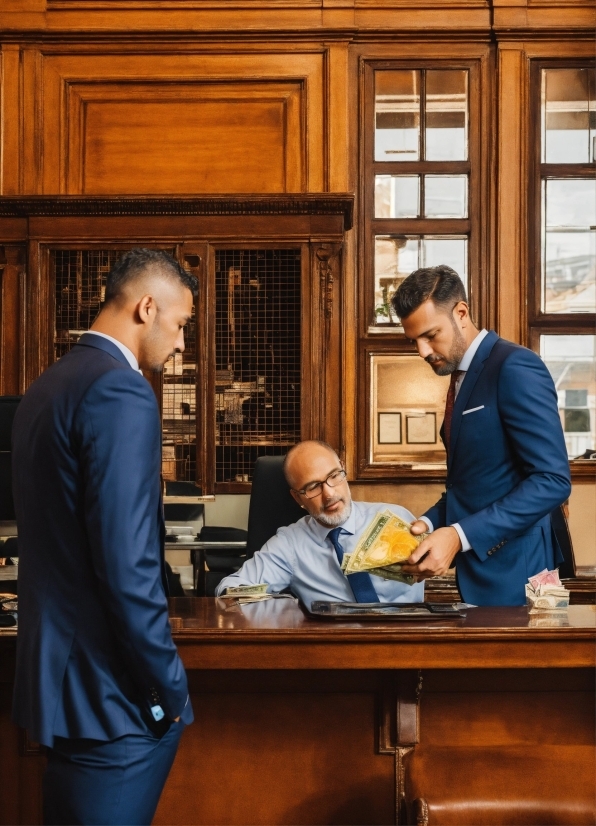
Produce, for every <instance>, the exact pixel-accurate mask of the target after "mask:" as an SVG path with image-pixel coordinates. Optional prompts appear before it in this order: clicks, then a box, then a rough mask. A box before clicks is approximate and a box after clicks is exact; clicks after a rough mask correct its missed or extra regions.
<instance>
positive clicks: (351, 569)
mask: <svg viewBox="0 0 596 826" xmlns="http://www.w3.org/2000/svg"><path fill="white" fill-rule="evenodd" d="M427 536H428V534H427V533H424V534H420V535H419V536H413V535H412V534H411V533H410V525H409V523H408V522H404V520H403V519H400V518H399V516H396V515H395V514H394V513H392V512H391V511H389V510H386V511H381V512H380V513H377V514H376V515H375V517H374V519H373V520H372V522H371V523H370V525H369V526H368V527H367V528H366V530H365V531H364V534H363V536H362V539H361V540H360V542H359V543H358V545H357V546H356V548H355V549H354V551H353V552H352V553H351V554H344V558H343V562H342V570H343V572H344V573H345V574H346V576H348V575H349V574H353V573H356V572H357V571H367V572H368V573H369V574H374V576H380V577H382V578H383V579H393V580H396V581H398V582H405V583H406V584H407V585H412V584H413V583H414V577H412V576H408V575H407V574H404V573H402V567H401V563H403V562H405V560H406V559H407V558H408V557H409V556H410V554H411V553H412V551H413V550H415V549H416V548H417V547H418V545H419V544H420V543H421V542H422V540H423V539H425V538H426V537H427Z"/></svg>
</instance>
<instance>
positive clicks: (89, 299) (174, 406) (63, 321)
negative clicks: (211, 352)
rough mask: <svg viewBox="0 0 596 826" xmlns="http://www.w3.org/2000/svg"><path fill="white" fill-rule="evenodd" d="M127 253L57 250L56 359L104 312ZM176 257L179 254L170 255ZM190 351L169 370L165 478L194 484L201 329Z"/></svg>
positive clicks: (190, 337)
mask: <svg viewBox="0 0 596 826" xmlns="http://www.w3.org/2000/svg"><path fill="white" fill-rule="evenodd" d="M126 251H127V250H126V249H109V250H98V249H93V250H80V249H79V250H51V251H50V269H51V272H52V275H53V278H54V284H55V290H56V293H55V295H56V312H55V327H54V356H55V358H56V359H59V358H60V357H61V356H63V355H64V354H65V353H67V352H68V351H69V350H70V349H71V347H72V346H73V345H74V344H76V342H77V340H78V338H79V336H80V335H82V334H83V333H84V332H86V331H87V330H88V329H89V328H90V327H91V325H92V323H93V321H94V319H95V317H96V316H97V314H98V313H99V310H100V308H101V303H102V301H103V299H104V295H105V284H106V277H107V275H108V273H109V271H110V270H111V268H112V266H113V265H114V263H115V262H116V261H117V259H118V258H119V257H120V256H121V255H123V254H124V253H125V252H126ZM165 251H166V252H169V253H170V255H172V256H175V254H176V250H175V249H173V248H171V247H170V248H167V249H166V250H165ZM185 343H186V349H185V352H184V354H180V353H177V354H176V356H175V357H174V358H173V359H170V361H168V362H167V364H166V365H165V366H164V373H163V375H164V383H163V395H162V410H163V460H162V471H163V476H164V478H165V479H168V480H175V481H184V482H193V481H194V480H195V477H196V363H197V357H196V326H195V319H194V308H193V318H192V320H191V321H190V322H189V323H188V327H187V328H186V330H185Z"/></svg>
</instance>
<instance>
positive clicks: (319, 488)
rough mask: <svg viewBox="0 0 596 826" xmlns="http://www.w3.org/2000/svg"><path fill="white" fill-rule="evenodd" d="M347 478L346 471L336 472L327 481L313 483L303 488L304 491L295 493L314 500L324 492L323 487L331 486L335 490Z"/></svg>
mask: <svg viewBox="0 0 596 826" xmlns="http://www.w3.org/2000/svg"><path fill="white" fill-rule="evenodd" d="M345 478H346V472H345V470H343V469H342V470H334V471H333V472H332V473H330V474H329V476H328V477H327V478H326V479H323V481H322V482H311V483H310V485H307V486H306V487H305V488H302V490H296V491H294V493H299V494H300V495H301V496H306V498H307V499H314V498H315V496H318V495H319V494H320V493H322V492H323V485H329V487H330V488H334V487H335V486H336V485H339V484H341V483H342V482H343V480H344V479H345Z"/></svg>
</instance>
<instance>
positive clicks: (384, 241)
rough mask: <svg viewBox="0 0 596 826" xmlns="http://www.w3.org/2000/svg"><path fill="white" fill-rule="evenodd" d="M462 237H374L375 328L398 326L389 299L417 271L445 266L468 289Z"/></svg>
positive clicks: (464, 241)
mask: <svg viewBox="0 0 596 826" xmlns="http://www.w3.org/2000/svg"><path fill="white" fill-rule="evenodd" d="M467 245H468V241H467V238H465V237H449V236H445V237H438V236H422V237H421V236H406V235H377V236H376V237H375V318H376V323H377V324H388V323H393V324H397V323H399V319H398V318H397V317H396V316H395V314H394V312H393V308H392V307H391V298H392V296H393V293H394V292H395V290H396V289H397V288H398V287H399V285H400V284H401V282H402V281H403V280H404V278H406V277H407V276H408V275H409V274H410V273H411V272H413V271H414V270H417V269H419V268H420V267H434V266H437V265H438V264H447V265H448V266H450V267H452V268H453V269H454V270H455V271H456V272H457V273H458V274H459V275H460V276H461V278H462V280H463V282H464V284H465V285H466V287H467V258H468V252H467Z"/></svg>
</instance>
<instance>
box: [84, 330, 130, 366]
mask: <svg viewBox="0 0 596 826" xmlns="http://www.w3.org/2000/svg"><path fill="white" fill-rule="evenodd" d="M85 335H87V336H101V337H102V338H107V340H108V341H111V342H112V344H115V345H116V347H117V348H118V349H119V350H120V352H121V353H122V355H123V356H124V358H125V359H126V361H127V362H128V363H129V364H130V366H131V367H132V369H133V370H136V371H137V373H140V374H141V375H143V371H142V370H140V369H139V362H138V361H137V357H136V356H135V354H134V353H133V352H132V350H130V349H129V348H128V347H127V346H126V344H122V342H121V341H118V339H117V338H114V337H113V336H109V335H108V334H107V333H99V332H98V331H97V330H87V332H86V333H85Z"/></svg>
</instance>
